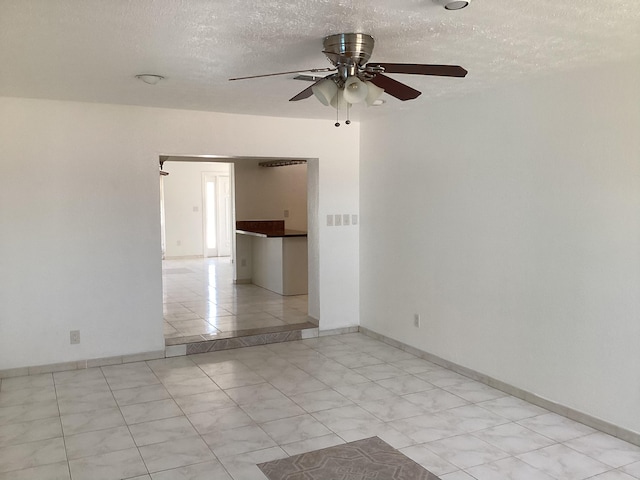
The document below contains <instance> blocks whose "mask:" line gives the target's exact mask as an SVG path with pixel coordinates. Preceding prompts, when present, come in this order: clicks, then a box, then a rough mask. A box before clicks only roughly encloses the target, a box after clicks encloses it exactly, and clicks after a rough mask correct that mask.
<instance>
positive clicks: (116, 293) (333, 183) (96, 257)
mask: <svg viewBox="0 0 640 480" xmlns="http://www.w3.org/2000/svg"><path fill="white" fill-rule="evenodd" d="M0 111H1V112H2V115H1V116H0V166H1V168H2V175H0V225H1V230H0V251H1V252H2V256H0V270H1V275H0V369H7V368H14V367H21V366H27V365H38V364H49V363H55V362H64V361H70V360H76V359H85V358H96V357H103V356H112V355H124V354H130V353H137V352H144V351H152V350H157V349H161V348H162V347H163V338H162V329H161V326H162V323H161V322H162V295H161V258H160V220H159V181H158V156H159V155H206V154H217V155H225V156H227V155H228V156H233V155H238V156H269V157H310V158H318V159H319V160H318V168H319V170H318V194H319V205H317V207H314V208H317V209H318V213H319V215H321V216H323V215H326V214H327V213H332V212H334V211H357V210H358V168H359V167H358V158H359V143H358V138H359V125H357V124H354V125H352V126H351V127H350V128H349V129H336V128H335V127H334V126H333V123H332V122H331V120H326V121H323V120H296V119H283V118H267V117H253V116H238V115H226V114H216V113H207V112H194V111H182V110H170V109H153V108H141V107H127V106H110V105H100V104H85V103H73V102H57V101H46V100H30V99H16V98H0ZM247 131H250V132H252V134H251V135H244V132H247ZM310 248H317V254H316V255H317V258H319V259H320V264H319V269H318V271H319V288H318V291H319V292H320V299H319V300H314V301H313V302H310V305H314V306H315V305H317V307H318V310H319V311H320V314H321V315H320V317H321V318H320V321H321V327H322V328H325V329H328V328H338V327H342V326H349V325H356V324H357V323H358V318H359V310H358V308H359V307H358V305H359V301H358V294H359V285H358V253H357V252H358V230H357V229H354V228H351V229H346V228H345V229H335V228H332V229H329V228H327V227H325V226H324V225H322V224H320V225H319V226H318V229H317V230H315V231H312V230H310ZM314 258H315V257H314ZM71 329H79V330H81V335H82V343H81V344H80V345H75V346H71V345H69V330H71Z"/></svg>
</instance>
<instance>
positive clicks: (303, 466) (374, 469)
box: [258, 437, 440, 480]
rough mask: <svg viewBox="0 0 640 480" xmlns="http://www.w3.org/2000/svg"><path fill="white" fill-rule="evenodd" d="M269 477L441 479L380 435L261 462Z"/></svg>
mask: <svg viewBox="0 0 640 480" xmlns="http://www.w3.org/2000/svg"><path fill="white" fill-rule="evenodd" d="M258 467H259V468H260V470H262V471H263V473H264V474H265V475H266V476H267V477H268V478H269V480H440V479H439V478H438V477H436V476H435V475H434V474H433V473H431V472H428V471H427V470H425V469H424V468H422V466H420V465H418V464H417V463H416V462H414V461H413V460H411V459H410V458H408V457H406V456H404V455H403V454H402V453H400V452H399V451H398V450H396V449H395V448H393V447H392V446H390V445H388V444H386V443H385V442H383V441H382V440H380V439H379V438H378V437H371V438H365V439H364V440H358V441H357V442H351V443H347V444H344V445H337V446H335V447H329V448H323V449H322V450H316V451H314V452H308V453H303V454H301V455H295V456H293V457H289V458H283V459H280V460H274V461H272V462H266V463H261V464H259V465H258Z"/></svg>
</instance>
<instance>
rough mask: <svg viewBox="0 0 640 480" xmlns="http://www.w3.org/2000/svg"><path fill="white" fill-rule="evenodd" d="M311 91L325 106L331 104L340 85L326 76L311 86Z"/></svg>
mask: <svg viewBox="0 0 640 480" xmlns="http://www.w3.org/2000/svg"><path fill="white" fill-rule="evenodd" d="M311 91H312V92H313V94H314V95H315V96H316V98H317V99H318V100H320V103H322V104H323V105H325V106H329V105H330V104H331V100H333V99H334V98H335V96H336V93H338V86H337V85H336V83H335V82H334V81H333V80H331V79H330V78H325V79H324V80H322V81H321V82H319V83H316V84H315V85H314V86H313V87H311Z"/></svg>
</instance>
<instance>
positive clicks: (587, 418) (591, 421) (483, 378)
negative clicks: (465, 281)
mask: <svg viewBox="0 0 640 480" xmlns="http://www.w3.org/2000/svg"><path fill="white" fill-rule="evenodd" d="M360 332H362V333H364V334H365V335H367V336H369V337H371V338H375V339H376V340H380V341H381V342H384V343H386V344H387V345H391V346H392V347H396V348H399V349H401V350H404V351H405V352H407V353H410V354H412V355H415V356H417V357H420V358H422V359H424V360H428V361H429V362H432V363H435V364H436V365H440V366H441V367H444V368H447V369H449V370H452V371H454V372H456V373H459V374H460V375H464V376H465V377H469V378H471V379H473V380H475V381H477V382H480V383H484V384H485V385H488V386H490V387H493V388H495V389H497V390H500V391H502V392H505V393H508V394H509V395H512V396H514V397H517V398H519V399H521V400H524V401H526V402H529V403H532V404H533V405H537V406H538V407H542V408H545V409H547V410H549V411H551V412H553V413H556V414H558V415H562V416H563V417H567V418H570V419H571V420H575V421H576V422H579V423H582V424H584V425H587V426H589V427H591V428H595V429H596V430H600V431H601V432H604V433H608V434H609V435H612V436H614V437H617V438H620V439H622V440H625V441H627V442H629V443H633V444H634V445H638V446H640V433H638V432H634V431H632V430H629V429H626V428H623V427H620V426H618V425H614V424H612V423H609V422H607V421H605V420H602V419H600V418H597V417H594V416H592V415H589V414H586V413H584V412H580V411H579V410H575V409H573V408H570V407H567V406H565V405H562V404H560V403H557V402H554V401H552V400H549V399H547V398H543V397H540V396H539V395H536V394H535V393H531V392H528V391H526V390H523V389H521V388H518V387H514V386H513V385H510V384H508V383H505V382H503V381H501V380H497V379H495V378H492V377H490V376H488V375H484V374H483V373H480V372H477V371H475V370H473V369H471V368H467V367H463V366H462V365H458V364H456V363H453V362H450V361H449V360H445V359H444V358H441V357H438V356H437V355H434V354H432V353H429V352H425V351H423V350H419V349H417V348H414V347H412V346H410V345H407V344H405V343H402V342H399V341H398V340H394V339H393V338H389V337H387V336H386V335H382V334H380V333H377V332H374V331H373V330H369V329H368V328H365V327H360Z"/></svg>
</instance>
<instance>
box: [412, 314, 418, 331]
mask: <svg viewBox="0 0 640 480" xmlns="http://www.w3.org/2000/svg"><path fill="white" fill-rule="evenodd" d="M413 326H414V327H416V328H420V314H419V313H415V314H414V315H413Z"/></svg>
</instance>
